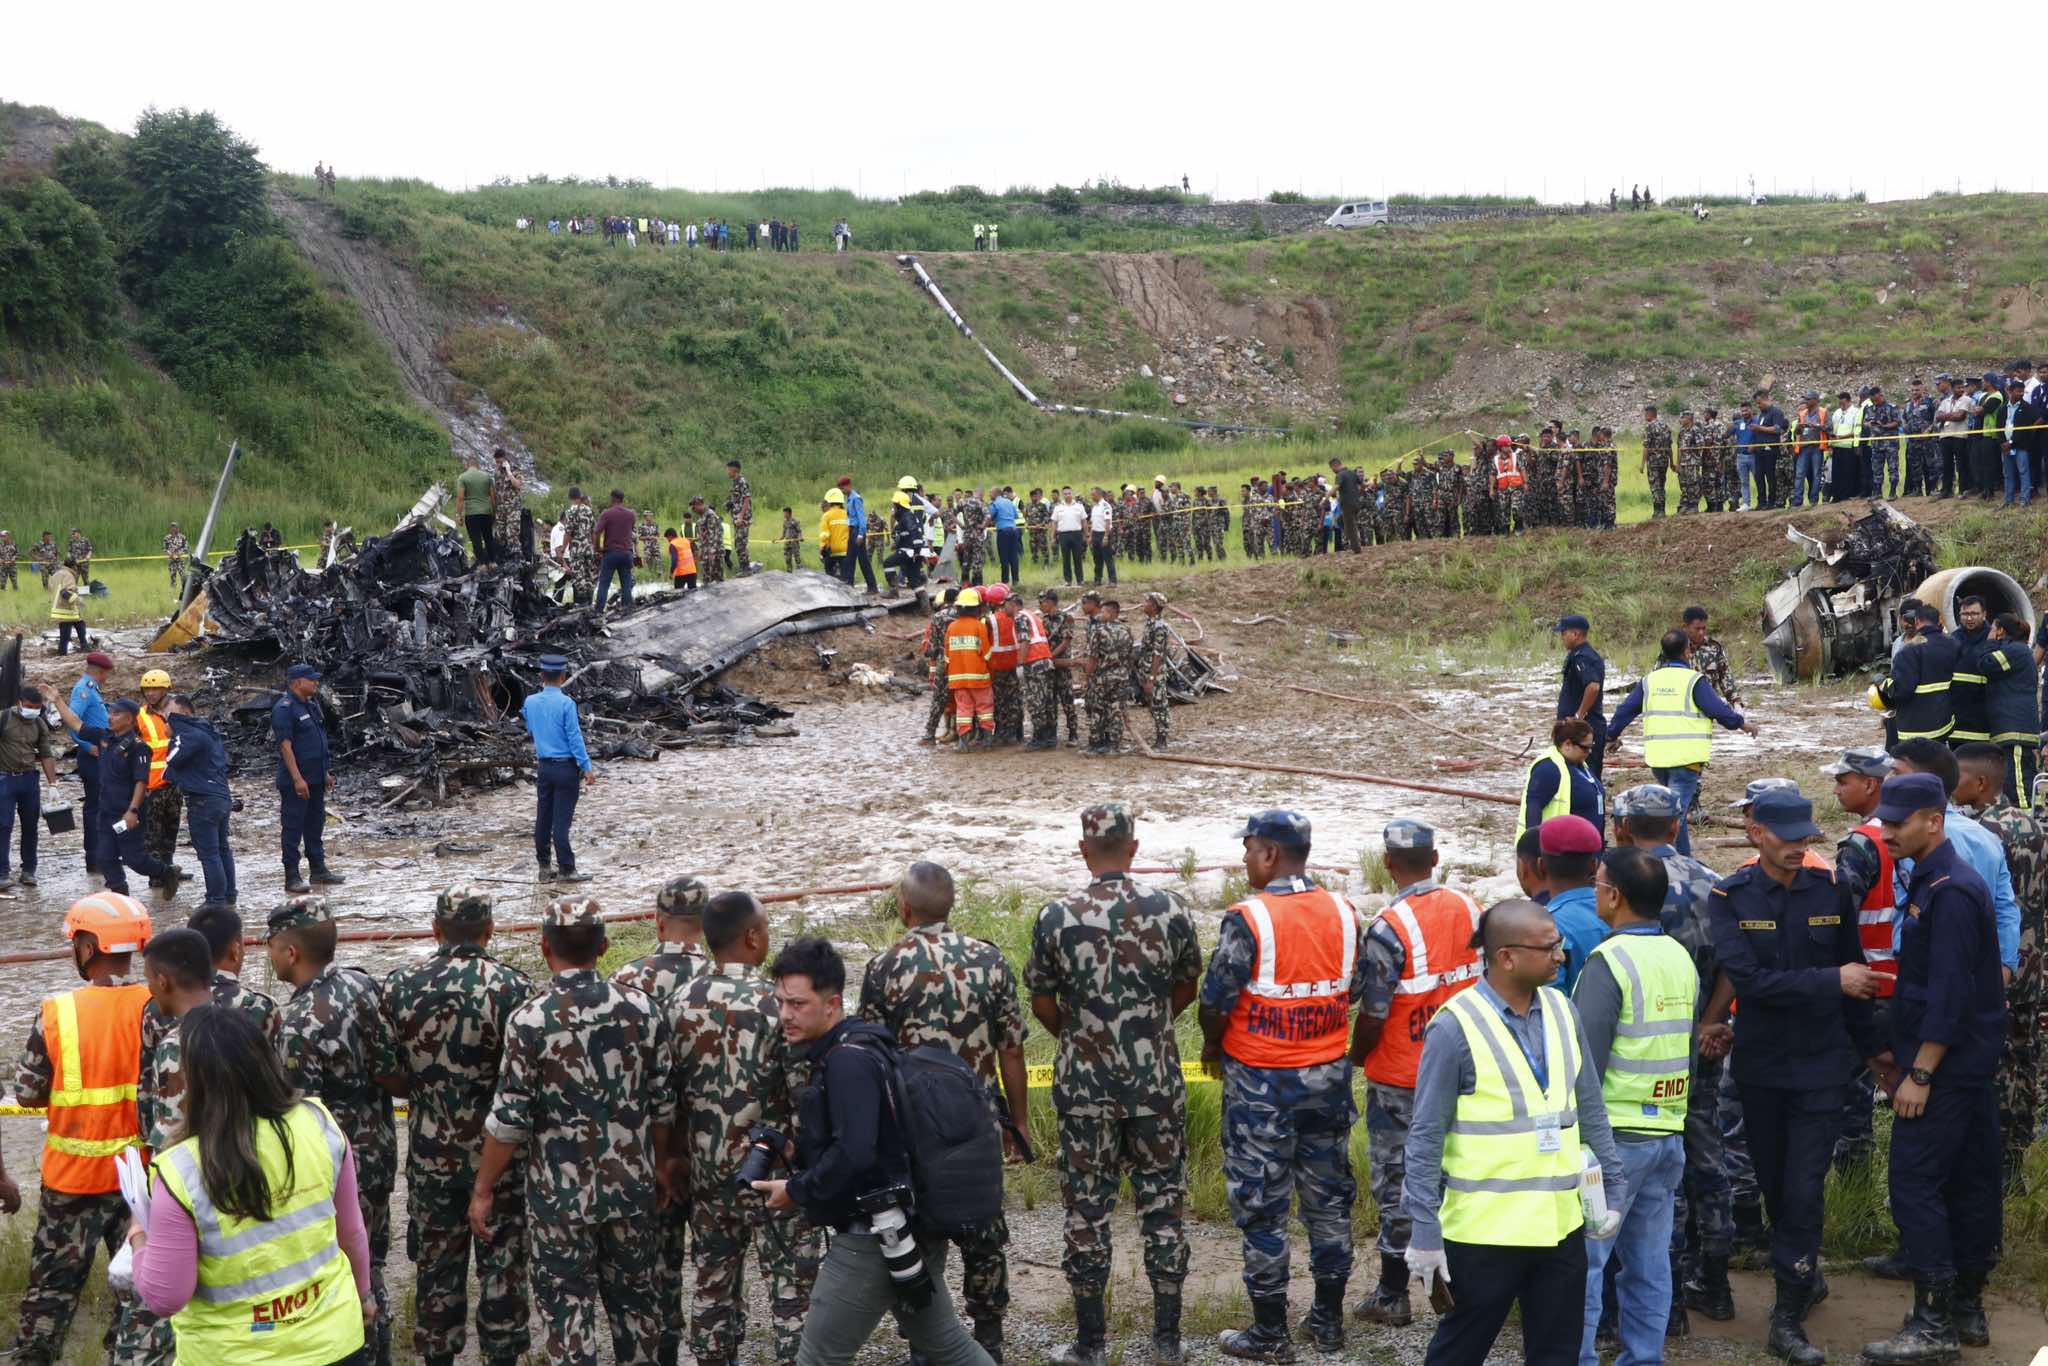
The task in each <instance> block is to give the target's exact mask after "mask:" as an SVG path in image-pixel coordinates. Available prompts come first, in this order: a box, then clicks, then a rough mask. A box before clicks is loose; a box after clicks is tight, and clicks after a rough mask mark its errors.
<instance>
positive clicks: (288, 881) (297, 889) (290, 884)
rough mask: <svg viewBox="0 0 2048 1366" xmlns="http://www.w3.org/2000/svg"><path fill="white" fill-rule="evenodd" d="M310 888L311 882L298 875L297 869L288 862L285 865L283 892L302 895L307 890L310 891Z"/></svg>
mask: <svg viewBox="0 0 2048 1366" xmlns="http://www.w3.org/2000/svg"><path fill="white" fill-rule="evenodd" d="M312 890H313V884H312V883H310V882H308V881H306V879H305V878H303V877H301V876H299V870H298V869H296V868H294V867H292V866H291V865H289V864H287V865H285V870H284V894H285V895H286V896H304V895H305V894H306V893H307V892H310V891H312Z"/></svg>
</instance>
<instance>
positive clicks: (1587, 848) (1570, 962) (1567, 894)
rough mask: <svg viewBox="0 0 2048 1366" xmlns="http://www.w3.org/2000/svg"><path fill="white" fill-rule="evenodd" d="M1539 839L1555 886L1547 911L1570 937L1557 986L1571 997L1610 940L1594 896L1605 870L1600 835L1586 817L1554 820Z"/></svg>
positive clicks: (1547, 872)
mask: <svg viewBox="0 0 2048 1366" xmlns="http://www.w3.org/2000/svg"><path fill="white" fill-rule="evenodd" d="M1536 838H1537V839H1538V840H1539V841H1540V843H1541V848H1542V850H1543V875H1544V878H1545V880H1547V881H1548V882H1549V883H1550V900H1549V902H1548V903H1546V906H1545V909H1547V910H1548V911H1549V912H1550V918H1551V919H1553V920H1555V921H1556V922H1557V932H1558V933H1559V934H1561V935H1563V936H1564V963H1563V964H1562V965H1561V966H1560V967H1559V968H1558V970H1557V981H1556V982H1555V983H1554V984H1553V985H1555V986H1556V987H1557V989H1558V990H1559V991H1561V992H1563V993H1564V994H1565V995H1567V996H1569V995H1571V993H1572V988H1573V987H1575V986H1577V985H1578V982H1579V970H1580V969H1581V968H1583V967H1585V966H1586V960H1587V959H1588V958H1590V957H1591V956H1592V954H1593V950H1594V949H1597V948H1599V947H1600V941H1601V940H1603V939H1605V938H1606V937H1607V926H1606V924H1605V922H1603V921H1602V920H1601V919H1600V910H1599V905H1598V898H1597V896H1596V895H1595V893H1594V891H1593V877H1594V874H1595V873H1596V872H1597V871H1598V869H1599V866H1600V831H1599V830H1598V829H1597V828H1596V827H1595V826H1594V824H1593V822H1591V821H1589V820H1587V819H1586V818H1585V817H1584V816H1552V817H1551V818H1550V819H1549V820H1547V821H1545V822H1543V824H1542V825H1541V826H1539V827H1537V833H1536Z"/></svg>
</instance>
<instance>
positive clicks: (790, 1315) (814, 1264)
mask: <svg viewBox="0 0 2048 1366" xmlns="http://www.w3.org/2000/svg"><path fill="white" fill-rule="evenodd" d="M704 940H705V945H706V947H708V948H709V949H710V950H711V953H712V955H713V957H714V962H713V965H712V966H711V967H709V968H707V969H705V970H704V971H703V972H700V973H698V974H697V975H696V976H694V977H692V978H691V979H690V980H689V981H688V982H686V983H684V984H683V986H682V988H681V989H680V990H679V991H678V992H677V993H676V994H675V996H674V997H673V998H671V999H670V1001H669V1003H668V1011H669V1018H670V1021H671V1024H672V1025H673V1028H674V1031H675V1072H674V1090H675V1096H676V1124H677V1127H678V1128H679V1129H680V1130H681V1131H682V1144H683V1147H684V1150H685V1152H686V1154H687V1156H686V1157H685V1159H684V1160H685V1161H686V1162H687V1164H688V1171H689V1180H688V1186H689V1191H690V1196H691V1199H690V1237H691V1241H692V1242H693V1243H694V1244H695V1246H696V1259H695V1260H696V1265H697V1278H696V1288H695V1291H694V1293H693V1295H692V1297H691V1301H690V1354H691V1355H692V1356H693V1357H695V1358H696V1360H697V1362H698V1363H699V1366H710V1363H725V1362H737V1361H738V1360H739V1355H740V1346H741V1344H742V1343H743V1342H745V1341H746V1335H747V1302H746V1296H745V1293H744V1292H743V1290H742V1288H741V1285H740V1276H741V1270H742V1268H743V1267H744V1266H745V1264H746V1257H747V1245H748V1244H749V1243H752V1244H753V1249H754V1256H755V1259H756V1261H757V1263H758V1264H759V1266H760V1268H761V1278H762V1280H763V1281H764V1282H765V1283H766V1285H767V1289H768V1303H769V1312H770V1314H771V1315H772V1317H773V1319H774V1327H775V1359H776V1360H777V1361H781V1362H789V1361H795V1360H796V1359H797V1341H798V1339H800V1338H801V1337H802V1336H803V1328H804V1316H805V1315H806V1314H808V1313H809V1312H810V1309H811V1284H812V1282H813V1281H815V1280H816V1279H817V1274H818V1259H819V1256H820V1253H821V1249H820V1246H819V1239H818V1235H817V1233H816V1232H815V1231H814V1230H813V1229H812V1228H811V1227H810V1226H809V1225H808V1224H807V1223H805V1221H804V1219H803V1216H802V1215H800V1214H797V1213H795V1212H794V1211H791V1212H786V1213H773V1214H771V1213H769V1212H768V1211H767V1209H766V1208H765V1207H764V1206H763V1204H762V1201H761V1196H760V1193H759V1192H757V1191H755V1190H753V1189H751V1188H745V1189H743V1188H740V1187H738V1186H737V1185H736V1184H735V1182H734V1179H733V1178H734V1177H735V1176H736V1175H737V1174H738V1172H739V1168H740V1163H741V1162H743V1161H744V1160H745V1159H746V1155H747V1149H748V1147H749V1145H750V1140H751V1137H752V1134H753V1131H754V1126H755V1125H766V1126H767V1127H769V1128H771V1129H774V1130H775V1131H776V1132H778V1133H780V1134H781V1135H782V1136H783V1137H784V1138H792V1137H793V1136H794V1135H795V1132H796V1115H797V1101H796V1098H797V1096H798V1094H799V1093H800V1092H801V1091H802V1090H803V1088H804V1086H805V1085H806V1084H807V1083H808V1081H809V1077H810V1064H809V1063H808V1061H806V1060H805V1058H804V1057H803V1056H802V1055H801V1054H800V1053H798V1052H797V1051H796V1050H793V1049H791V1048H790V1047H789V1045H788V1043H787V1041H786V1039H785V1037H784V1035H783V1032H782V1025H781V1020H780V1016H779V1012H778V1008H777V1006H776V1002H775V984H774V983H773V982H771V981H769V980H768V979H767V978H766V977H764V976H762V974H761V964H762V963H764V962H766V961H767V959H768V916H767V913H766V912H765V911H763V910H762V908H761V903H760V902H758V901H756V900H755V899H754V898H753V897H752V896H751V895H749V894H748V893H746V892H720V893H719V894H718V895H717V896H714V897H712V898H711V899H710V901H709V902H708V903H707V904H706V906H705V909H704ZM778 1156H779V1154H778ZM664 1308H666V1305H665V1304H664ZM673 1361H674V1358H673V1357H665V1358H664V1366H671V1364H672V1363H673Z"/></svg>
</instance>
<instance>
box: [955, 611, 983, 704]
mask: <svg viewBox="0 0 2048 1366" xmlns="http://www.w3.org/2000/svg"><path fill="white" fill-rule="evenodd" d="M946 681H947V682H949V683H952V684H954V685H956V686H962V687H965V686H972V685H974V684H977V683H986V682H988V627H986V626H984V625H983V624H982V621H981V618H979V617H960V618H957V619H956V620H954V621H951V622H949V623H947V625H946Z"/></svg>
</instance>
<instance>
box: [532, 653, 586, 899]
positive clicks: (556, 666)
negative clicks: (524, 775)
mask: <svg viewBox="0 0 2048 1366" xmlns="http://www.w3.org/2000/svg"><path fill="white" fill-rule="evenodd" d="M568 676H569V661H568V660H566V659H564V658H562V656H560V655H542V656H541V657H540V681H541V690H540V691H539V692H537V693H534V694H532V695H530V696H529V697H528V698H527V699H526V703H525V705H524V706H522V707H521V708H520V709H519V710H520V715H521V717H522V718H524V720H525V721H526V733H527V735H529V736H530V737H532V739H533V757H534V774H533V795H534V812H533V852H534V857H535V858H536V859H538V860H539V861H540V880H541V881H542V882H550V881H552V882H588V881H590V874H588V873H584V872H578V871H577V868H576V851H575V850H574V849H571V848H570V847H569V823H570V822H571V821H573V820H575V819H576V798H577V797H578V796H579V795H581V791H580V787H579V784H581V783H594V782H596V781H597V770H596V769H595V768H593V767H592V766H591V763H590V751H588V750H587V749H585V748H584V747H583V725H582V722H581V721H579V720H578V719H577V716H576V702H575V699H573V698H571V697H570V696H569V694H567V693H565V692H563V691H562V684H563V683H564V682H565V681H566V680H567V679H568Z"/></svg>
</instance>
